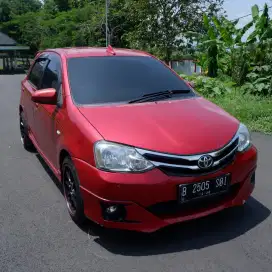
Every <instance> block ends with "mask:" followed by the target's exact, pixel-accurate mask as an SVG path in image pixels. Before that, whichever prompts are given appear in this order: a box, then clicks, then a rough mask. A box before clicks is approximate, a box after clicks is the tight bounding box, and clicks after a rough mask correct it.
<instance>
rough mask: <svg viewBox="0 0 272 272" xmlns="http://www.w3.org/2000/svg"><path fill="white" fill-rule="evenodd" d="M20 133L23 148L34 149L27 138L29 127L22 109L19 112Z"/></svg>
mask: <svg viewBox="0 0 272 272" xmlns="http://www.w3.org/2000/svg"><path fill="white" fill-rule="evenodd" d="M19 117H20V133H21V142H22V144H23V146H24V149H26V150H27V151H31V152H32V151H35V147H34V145H33V143H32V141H31V139H30V138H29V134H28V133H29V129H28V125H27V122H26V119H25V114H24V112H23V111H21V112H20V116H19Z"/></svg>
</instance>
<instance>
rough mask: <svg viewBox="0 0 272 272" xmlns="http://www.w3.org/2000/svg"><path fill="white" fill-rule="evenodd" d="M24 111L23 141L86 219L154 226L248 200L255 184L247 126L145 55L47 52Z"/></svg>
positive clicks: (26, 87) (35, 70)
mask: <svg viewBox="0 0 272 272" xmlns="http://www.w3.org/2000/svg"><path fill="white" fill-rule="evenodd" d="M19 113H20V131H21V137H22V142H23V144H24V147H25V148H26V149H31V148H34V147H35V148H36V149H37V151H38V152H39V153H40V154H41V156H42V157H43V158H44V160H45V161H46V162H47V163H48V165H49V166H50V168H51V169H52V170H53V172H54V173H55V175H56V176H57V177H58V179H59V181H60V182H61V183H62V184H63V188H64V195H65V199H66V202H67V207H68V211H69V213H70V215H71V217H72V218H73V219H74V220H75V221H76V222H79V223H81V222H82V221H84V220H85V218H89V219H91V220H92V221H94V222H96V223H98V224H100V225H102V226H105V227H110V228H120V229H129V230H137V231H143V232H152V231H156V230H158V229H160V228H162V227H165V226H167V225H170V224H174V223H177V222H182V221H186V220H191V219H195V218H199V217H202V216H206V215H208V214H212V213H215V212H218V211H220V210H223V209H225V208H229V207H233V206H239V205H243V204H244V203H245V201H246V200H247V199H248V198H249V196H250V195H251V193H252V192H253V189H254V186H255V170H256V165H257V150H256V148H255V147H254V146H253V145H252V144H251V141H250V135H249V132H248V129H247V128H246V126H245V125H243V124H241V123H240V122H239V121H238V120H236V119H235V118H234V117H232V116H230V115H229V114H228V113H226V112H225V111H223V110H222V109H221V108H219V107H217V106H216V105H214V104H213V103H211V102H209V101H207V100H206V99H204V98H203V97H201V96H199V95H198V94H197V93H196V92H195V91H194V90H193V88H192V87H191V86H190V85H189V84H188V83H186V82H185V81H184V80H183V79H181V78H180V77H179V76H178V75H177V74H176V73H175V72H174V71H172V70H171V69H170V68H169V67H168V66H166V65H165V64H163V63H162V62H161V61H159V60H158V59H156V58H155V57H153V56H151V55H149V54H147V53H144V52H139V51H134V50H124V49H112V48H111V47H109V48H70V49H54V50H45V51H43V52H40V53H39V54H38V55H37V56H36V58H35V60H34V62H33V65H32V67H31V69H30V71H29V73H28V75H27V76H26V78H25V79H24V80H23V81H22V86H21V100H20V107H19Z"/></svg>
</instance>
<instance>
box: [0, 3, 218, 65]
mask: <svg viewBox="0 0 272 272" xmlns="http://www.w3.org/2000/svg"><path fill="white" fill-rule="evenodd" d="M0 1H4V2H3V3H4V4H6V5H7V8H6V9H5V12H3V11H2V12H1V11H0V17H1V16H2V17H3V20H1V22H2V23H1V22H0V23H1V24H0V28H1V29H2V31H4V32H6V33H8V34H9V35H11V36H12V37H14V38H15V39H16V40H17V41H18V42H20V43H24V44H26V45H30V46H31V48H32V49H33V51H36V50H38V49H41V48H45V47H62V46H75V45H76V46H86V45H89V46H101V45H104V44H105V33H106V27H105V0H44V1H42V2H43V5H42V7H40V8H39V7H37V6H35V3H37V2H38V3H40V2H39V0H29V1H28V0H22V1H21V0H0ZM16 1H17V2H18V1H21V2H22V3H24V2H28V4H25V5H24V10H23V12H22V13H20V12H18V10H16V9H14V8H13V5H11V3H13V2H14V3H15V2H16ZM109 2H110V6H109V18H108V19H109V20H108V33H109V37H110V42H111V44H112V45H113V46H115V47H130V48H137V49H142V50H146V51H149V52H150V53H153V54H156V55H157V56H158V57H160V58H161V59H163V60H166V61H169V60H171V59H172V57H173V56H174V54H175V53H176V52H181V51H182V54H186V53H191V51H192V50H190V49H188V50H187V49H186V50H184V52H183V49H184V48H185V46H187V45H188V44H189V45H190V46H191V47H192V44H191V43H190V39H187V40H185V39H184V33H185V32H186V31H188V29H192V30H194V31H198V32H201V31H203V22H202V15H201V14H202V13H203V12H206V13H207V14H208V16H213V15H215V14H218V13H220V12H221V10H222V3H223V0H165V1H161V0H111V1H109ZM0 3H1V2H0ZM19 6H20V5H18V7H19ZM14 10H15V11H16V12H15V11H14ZM27 11H28V12H33V13H31V14H30V13H28V12H27ZM27 14H28V15H27ZM30 15H31V17H30ZM27 16H28V17H29V20H28V21H27ZM34 21H36V22H37V23H36V24H35V23H34V24H33V22H34ZM31 25H32V27H33V35H31V33H30V32H31V29H30V26H31ZM35 34H38V35H37V36H35ZM32 38H33V39H34V40H31V39H32ZM185 51H186V52H185Z"/></svg>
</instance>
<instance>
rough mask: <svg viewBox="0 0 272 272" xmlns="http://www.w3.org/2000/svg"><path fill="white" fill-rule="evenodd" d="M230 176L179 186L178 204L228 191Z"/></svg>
mask: <svg viewBox="0 0 272 272" xmlns="http://www.w3.org/2000/svg"><path fill="white" fill-rule="evenodd" d="M230 180H231V175H230V174H227V175H223V176H220V177H216V178H213V179H209V180H205V181H201V182H197V183H190V184H181V185H179V202H180V203H185V202H188V201H191V200H194V199H197V198H202V197H205V196H211V195H216V194H220V193H224V192H226V191H228V188H229V185H230Z"/></svg>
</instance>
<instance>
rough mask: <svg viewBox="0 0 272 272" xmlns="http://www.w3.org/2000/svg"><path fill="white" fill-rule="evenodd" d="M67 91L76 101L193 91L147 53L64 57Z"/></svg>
mask: <svg viewBox="0 0 272 272" xmlns="http://www.w3.org/2000/svg"><path fill="white" fill-rule="evenodd" d="M68 73H69V81H70V88H71V94H72V97H73V99H74V102H75V103H76V104H81V105H82V104H83V105H92V104H105V103H119V102H128V101H131V100H133V99H138V98H140V97H142V96H144V95H148V94H151V93H156V92H161V91H167V90H184V91H185V92H184V93H180V94H177V95H175V97H174V98H175V99H176V98H177V97H178V98H179V97H181V98H183V97H188V96H189V97H192V96H195V93H194V92H193V91H191V90H190V89H189V87H188V86H187V85H186V83H185V82H184V81H183V80H182V79H180V78H179V77H178V76H177V75H176V74H175V73H173V72H172V71H171V70H170V69H168V68H167V67H166V66H165V65H163V64H162V63H161V62H160V61H158V60H156V59H155V58H152V57H149V56H110V57H80V58H70V59H68Z"/></svg>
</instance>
